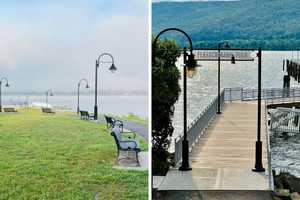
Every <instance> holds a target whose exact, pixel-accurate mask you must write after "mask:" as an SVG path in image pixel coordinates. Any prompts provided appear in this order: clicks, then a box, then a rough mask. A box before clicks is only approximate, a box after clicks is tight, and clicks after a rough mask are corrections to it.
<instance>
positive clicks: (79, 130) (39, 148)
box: [0, 109, 148, 200]
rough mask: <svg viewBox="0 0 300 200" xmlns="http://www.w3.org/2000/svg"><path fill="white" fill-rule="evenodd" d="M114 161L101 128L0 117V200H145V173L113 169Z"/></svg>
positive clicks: (64, 117) (34, 115)
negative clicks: (97, 199)
mask: <svg viewBox="0 0 300 200" xmlns="http://www.w3.org/2000/svg"><path fill="white" fill-rule="evenodd" d="M140 143H141V145H142V148H144V149H147V144H146V142H145V141H140ZM115 158H116V147H115V143H114V141H113V137H112V136H111V135H110V134H109V132H108V131H107V129H106V125H105V124H104V123H103V124H96V123H93V122H88V121H82V120H79V119H78V117H77V116H76V115H74V114H72V113H56V114H55V115H51V114H42V113H41V112H40V110H33V109H31V110H20V111H19V112H18V113H16V114H0V177H1V178H0V199H13V200H18V199H30V200H34V199H72V200H73V199H74V200H75V199H95V196H97V197H98V198H99V199H101V200H102V199H108V200H109V199H124V200H127V199H128V200H129V199H139V200H140V199H141V200H143V199H147V198H148V193H147V191H148V189H147V188H148V183H147V182H148V172H147V171H125V170H117V169H114V168H113V165H114V164H115Z"/></svg>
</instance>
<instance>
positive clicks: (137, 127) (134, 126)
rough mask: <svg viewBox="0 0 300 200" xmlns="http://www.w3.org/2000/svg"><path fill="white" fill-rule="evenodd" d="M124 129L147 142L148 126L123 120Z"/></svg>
mask: <svg viewBox="0 0 300 200" xmlns="http://www.w3.org/2000/svg"><path fill="white" fill-rule="evenodd" d="M123 123H124V128H126V129H128V130H130V131H133V132H136V133H138V134H140V135H141V136H142V137H143V138H145V140H147V141H148V132H149V131H148V125H146V124H141V123H137V122H134V121H128V120H123Z"/></svg>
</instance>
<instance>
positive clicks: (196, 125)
mask: <svg viewBox="0 0 300 200" xmlns="http://www.w3.org/2000/svg"><path fill="white" fill-rule="evenodd" d="M224 94H225V93H224V90H223V91H222V93H221V101H220V103H221V108H222V107H223V106H224V103H225V99H224V97H225V95H224ZM217 110H218V98H217V97H216V98H215V99H213V101H212V102H211V103H210V104H209V105H208V106H207V107H206V108H205V109H204V111H203V112H202V113H200V114H199V115H198V117H196V119H195V120H194V121H193V122H192V123H191V124H190V125H189V126H188V127H187V139H188V141H189V149H190V151H191V150H192V148H193V146H194V145H195V144H196V143H197V142H198V140H199V138H200V136H201V134H202V133H203V132H204V130H205V129H206V128H207V127H208V126H209V124H210V122H211V121H212V120H213V119H214V117H215V115H216V113H217ZM182 140H183V134H181V135H179V136H178V137H177V138H175V163H176V164H178V163H179V162H180V161H181V156H182Z"/></svg>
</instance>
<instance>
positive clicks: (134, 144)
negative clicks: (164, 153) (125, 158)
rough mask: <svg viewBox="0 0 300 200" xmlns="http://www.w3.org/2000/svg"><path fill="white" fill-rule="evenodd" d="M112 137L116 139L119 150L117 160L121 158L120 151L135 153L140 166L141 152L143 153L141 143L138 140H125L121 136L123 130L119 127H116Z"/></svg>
mask: <svg viewBox="0 0 300 200" xmlns="http://www.w3.org/2000/svg"><path fill="white" fill-rule="evenodd" d="M111 135H112V136H113V137H114V139H115V142H116V145H117V149H118V155H117V160H118V161H119V160H121V159H119V156H120V151H134V152H135V156H136V162H137V166H139V165H140V161H139V155H138V154H139V152H141V149H140V147H139V143H138V141H136V140H128V139H126V140H123V139H122V135H121V129H120V128H119V127H114V128H113V129H112V131H111Z"/></svg>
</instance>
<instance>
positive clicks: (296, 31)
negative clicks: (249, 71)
mask: <svg viewBox="0 0 300 200" xmlns="http://www.w3.org/2000/svg"><path fill="white" fill-rule="evenodd" d="M152 10H153V14H152V16H153V19H152V21H153V25H152V26H153V31H154V32H155V33H156V32H158V31H160V30H162V29H164V28H168V27H177V28H181V29H183V30H185V31H186V32H187V33H188V34H189V35H190V36H191V37H192V39H193V44H194V45H195V47H211V48H216V47H217V44H218V42H220V41H225V40H226V41H228V42H230V43H231V45H232V47H236V48H239V47H243V48H257V47H258V46H261V47H263V49H265V50H291V49H299V46H300V24H299V21H300V7H299V2H298V1H295V0H285V1H282V0H263V1H259V0H241V1H222V2H220V1H218V2H217V1H207V2H173V3H171V2H160V3H153V9H152ZM175 37H176V41H178V43H179V44H180V45H186V39H185V38H184V37H181V36H180V35H175Z"/></svg>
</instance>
